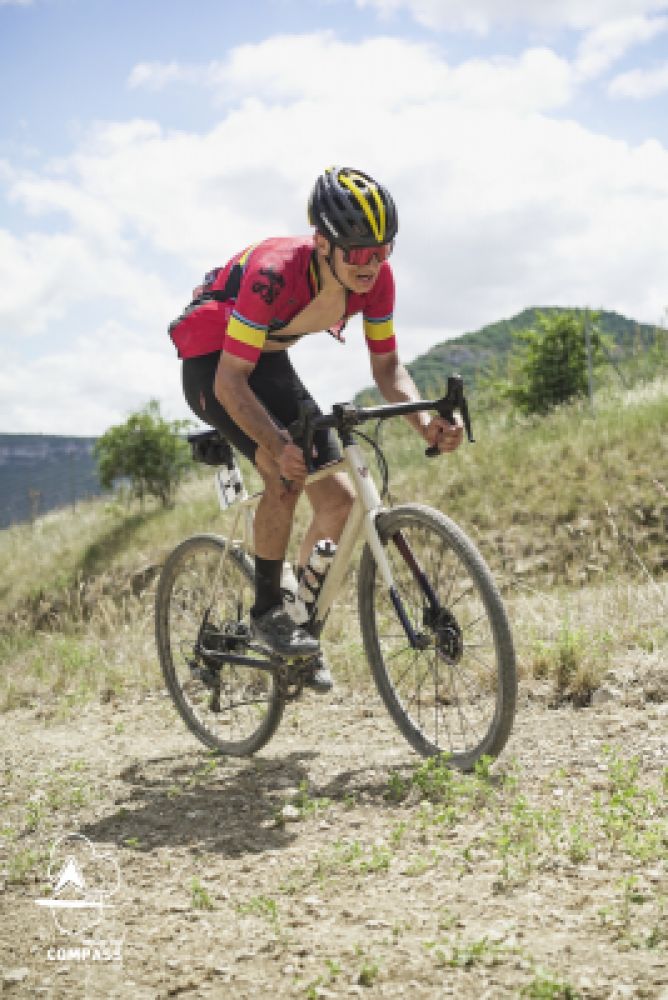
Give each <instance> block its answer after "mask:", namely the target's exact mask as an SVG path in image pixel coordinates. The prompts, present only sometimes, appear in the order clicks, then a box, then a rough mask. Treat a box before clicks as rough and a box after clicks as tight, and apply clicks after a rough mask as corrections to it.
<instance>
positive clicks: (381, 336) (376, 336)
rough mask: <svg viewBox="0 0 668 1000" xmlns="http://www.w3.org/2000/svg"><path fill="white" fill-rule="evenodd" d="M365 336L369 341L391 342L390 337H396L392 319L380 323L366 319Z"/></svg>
mask: <svg viewBox="0 0 668 1000" xmlns="http://www.w3.org/2000/svg"><path fill="white" fill-rule="evenodd" d="M364 336H365V337H366V338H367V340H389V338H390V337H393V336H394V324H393V322H392V317H391V316H390V318H389V319H383V320H380V322H377V321H374V320H370V319H365V320H364Z"/></svg>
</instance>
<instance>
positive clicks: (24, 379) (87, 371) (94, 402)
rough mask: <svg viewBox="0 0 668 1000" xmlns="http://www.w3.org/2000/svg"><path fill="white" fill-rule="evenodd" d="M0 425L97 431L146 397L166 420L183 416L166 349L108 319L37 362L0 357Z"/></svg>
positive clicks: (68, 431) (7, 354) (18, 429)
mask: <svg viewBox="0 0 668 1000" xmlns="http://www.w3.org/2000/svg"><path fill="white" fill-rule="evenodd" d="M0 360H1V361H2V364H1V365H0V427H3V428H5V429H6V430H10V429H11V431H12V433H21V432H30V431H32V432H36V431H43V432H46V433H51V434H80V435H92V434H97V433H102V432H103V431H104V430H106V429H107V428H108V427H109V426H111V425H112V424H114V423H117V422H119V421H121V420H123V419H125V417H127V416H128V415H129V414H130V413H131V412H133V411H135V410H137V409H139V408H140V407H141V406H143V405H144V404H145V403H146V402H147V400H148V399H149V398H152V397H154V398H159V399H161V400H162V410H163V414H165V416H169V417H172V416H181V415H186V414H185V409H184V404H183V402H182V399H181V393H180V387H179V378H178V372H177V371H175V368H174V361H173V358H172V357H171V352H170V351H169V350H168V348H167V346H166V345H165V347H164V349H163V350H160V349H158V350H156V346H155V344H153V343H152V342H151V340H150V338H148V337H145V336H141V335H140V334H139V333H138V332H137V331H135V330H130V329H129V328H126V327H124V326H122V325H121V324H119V323H117V322H114V321H107V322H104V323H102V324H101V325H100V326H99V327H97V328H93V329H91V330H90V331H89V332H88V333H86V334H82V335H80V336H79V337H77V338H76V339H74V340H73V341H70V342H67V343H58V342H54V343H53V347H52V349H51V350H50V351H47V352H46V353H44V354H43V355H42V356H40V357H38V358H34V359H31V358H28V359H25V358H22V357H19V356H17V355H16V354H15V353H13V352H11V351H10V350H8V349H5V350H3V351H2V352H1V353H0Z"/></svg>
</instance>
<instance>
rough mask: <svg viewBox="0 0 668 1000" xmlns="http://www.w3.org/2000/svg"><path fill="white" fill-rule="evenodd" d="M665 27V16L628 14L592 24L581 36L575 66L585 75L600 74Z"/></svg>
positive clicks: (665, 29) (667, 27)
mask: <svg viewBox="0 0 668 1000" xmlns="http://www.w3.org/2000/svg"><path fill="white" fill-rule="evenodd" d="M667 30H668V17H655V18H647V17H629V18H624V19H622V20H619V21H608V22H606V23H604V24H600V25H598V26H597V27H595V28H593V29H592V30H591V31H590V32H588V33H587V35H586V36H585V37H584V39H583V40H582V42H581V44H580V47H579V49H578V55H577V62H576V66H577V69H578V71H579V72H580V73H581V74H582V75H583V76H584V77H595V76H599V75H600V74H601V73H603V72H605V70H607V69H609V67H610V66H612V65H613V63H615V62H617V61H618V60H619V59H621V57H622V56H623V55H624V54H625V53H626V52H627V51H628V50H629V49H631V48H633V47H634V46H635V45H638V44H640V43H642V42H649V41H650V40H651V39H653V38H656V36H657V35H660V34H663V33H664V32H665V31H667Z"/></svg>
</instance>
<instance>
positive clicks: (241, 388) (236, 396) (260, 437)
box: [214, 351, 289, 461]
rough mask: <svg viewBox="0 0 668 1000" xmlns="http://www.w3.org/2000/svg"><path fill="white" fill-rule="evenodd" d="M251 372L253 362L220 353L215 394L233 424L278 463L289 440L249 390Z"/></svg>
mask: <svg viewBox="0 0 668 1000" xmlns="http://www.w3.org/2000/svg"><path fill="white" fill-rule="evenodd" d="M254 368H255V362H254V361H246V360H245V359H244V358H239V357H235V355H233V354H228V353H226V352H225V351H223V352H222V353H221V355H220V361H219V362H218V368H217V369H216V378H215V382H214V392H215V394H216V398H217V399H218V401H219V403H220V404H221V406H223V407H224V408H225V409H226V410H227V412H228V413H229V415H230V416H231V418H232V420H234V422H235V424H238V425H239V427H241V429H242V431H244V432H245V433H246V434H248V436H249V437H250V438H252V439H253V441H257V443H258V445H260V446H261V447H263V448H264V449H265V450H266V451H268V452H269V454H270V455H271V456H272V458H274V459H276V461H278V460H279V458H280V456H281V454H282V452H283V449H284V448H285V444H286V440H287V441H289V437H288V435H287V432H286V431H284V430H282V429H281V428H279V427H277V425H276V424H275V423H274V421H273V420H272V419H271V417H270V416H269V414H268V413H267V411H266V410H265V408H264V406H263V405H262V403H261V402H260V401H259V399H258V398H257V396H256V395H255V393H254V392H253V390H252V389H251V387H250V386H249V384H248V378H249V376H250V374H251V372H252V371H253V369H254Z"/></svg>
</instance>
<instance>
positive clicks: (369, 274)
mask: <svg viewBox="0 0 668 1000" xmlns="http://www.w3.org/2000/svg"><path fill="white" fill-rule="evenodd" d="M380 264H381V262H380V260H379V259H378V257H377V256H376V257H372V258H371V260H370V261H369V263H368V264H346V262H345V260H344V259H343V251H342V250H341V247H334V265H335V267H336V274H337V276H338V278H339V280H340V281H341V282H343V284H344V285H345V286H346V288H349V289H350V290H351V291H352V292H357V293H358V294H362V295H363V294H364V293H365V292H368V291H370V290H371V289H372V288H373V286H374V284H375V283H376V279H377V277H378V273H379V271H380Z"/></svg>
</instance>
